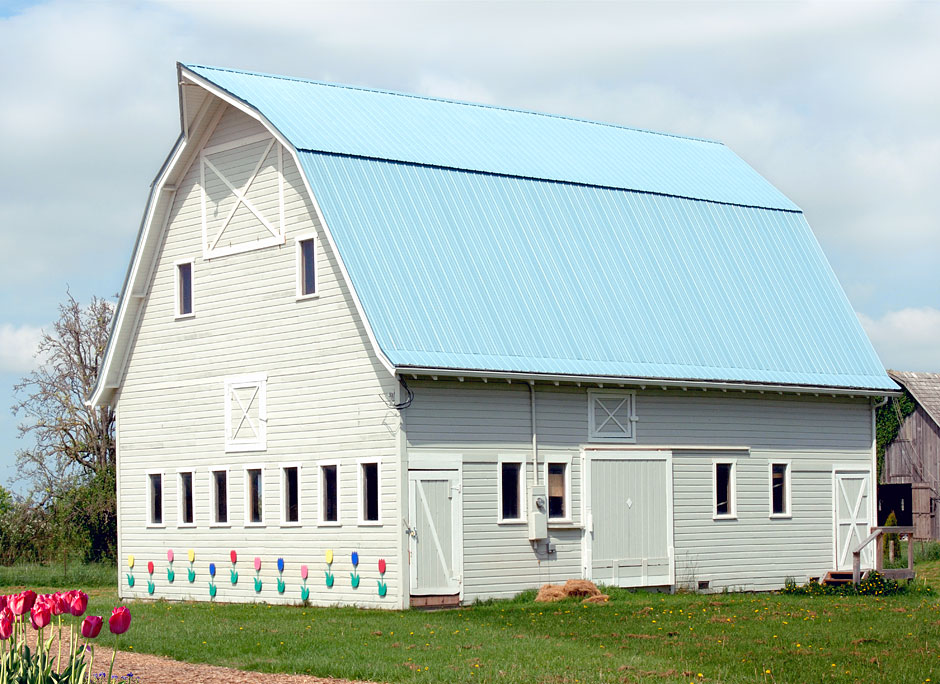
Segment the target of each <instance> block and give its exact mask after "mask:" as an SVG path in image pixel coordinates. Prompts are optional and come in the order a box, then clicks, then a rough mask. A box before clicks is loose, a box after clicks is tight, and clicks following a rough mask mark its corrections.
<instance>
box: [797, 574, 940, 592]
mask: <svg viewBox="0 0 940 684" xmlns="http://www.w3.org/2000/svg"><path fill="white" fill-rule="evenodd" d="M780 593H781V594H792V595H794V596H892V595H894V594H907V593H918V594H932V593H933V590H932V589H931V588H930V587H928V586H923V587H920V586H917V585H915V584H913V583H908V582H898V581H897V580H893V579H888V578H887V577H885V576H884V575H882V574H881V573H879V572H870V573H868V576H867V577H866V578H865V579H863V580H862V581H861V582H859V583H858V586H855V585H854V584H836V585H826V584H820V583H819V582H809V583H808V584H804V585H802V586H800V585H797V584H796V582H794V581H792V580H788V581H787V582H786V584H785V585H784V587H783V589H781V590H780Z"/></svg>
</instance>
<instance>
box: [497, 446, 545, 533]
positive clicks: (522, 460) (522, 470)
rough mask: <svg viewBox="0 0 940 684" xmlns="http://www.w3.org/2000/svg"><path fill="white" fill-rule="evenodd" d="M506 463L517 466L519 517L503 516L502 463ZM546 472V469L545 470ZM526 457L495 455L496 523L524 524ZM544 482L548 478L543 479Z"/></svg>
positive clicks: (526, 509) (526, 503)
mask: <svg viewBox="0 0 940 684" xmlns="http://www.w3.org/2000/svg"><path fill="white" fill-rule="evenodd" d="M507 463H512V464H516V465H518V466H519V493H518V496H519V517H518V518H504V517H503V465H504V464H507ZM546 472H547V471H546ZM526 479H527V478H526V457H525V456H520V455H518V454H499V455H498V456H497V457H496V505H497V509H496V524H497V525H524V524H525V523H526V521H527V519H526V515H527V511H528V508H529V507H528V500H527V499H526ZM545 481H546V483H547V482H548V480H547V479H546V480H545Z"/></svg>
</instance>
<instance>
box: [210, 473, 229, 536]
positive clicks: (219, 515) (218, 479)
mask: <svg viewBox="0 0 940 684" xmlns="http://www.w3.org/2000/svg"><path fill="white" fill-rule="evenodd" d="M212 498H213V502H212V504H213V506H212V508H213V513H212V516H213V522H214V523H216V524H217V525H226V524H228V472H227V471H225V470H214V471H212Z"/></svg>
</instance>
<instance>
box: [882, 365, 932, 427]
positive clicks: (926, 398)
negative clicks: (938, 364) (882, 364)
mask: <svg viewBox="0 0 940 684" xmlns="http://www.w3.org/2000/svg"><path fill="white" fill-rule="evenodd" d="M888 375H890V376H891V378H892V379H893V380H894V381H895V382H897V383H898V384H899V385H901V386H902V387H903V388H904V389H906V390H907V391H908V392H910V393H911V396H912V397H914V400H915V401H916V402H917V403H918V404H920V405H921V406H923V407H924V410H925V411H926V412H927V415H929V416H930V417H931V418H933V422H935V423H936V424H937V425H940V373H915V372H913V371H896V370H889V371H888Z"/></svg>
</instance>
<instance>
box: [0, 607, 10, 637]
mask: <svg viewBox="0 0 940 684" xmlns="http://www.w3.org/2000/svg"><path fill="white" fill-rule="evenodd" d="M12 635H13V614H12V613H10V614H9V616H7V615H3V614H0V641H6V640H7V639H9V638H10V637H11V636H12Z"/></svg>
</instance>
